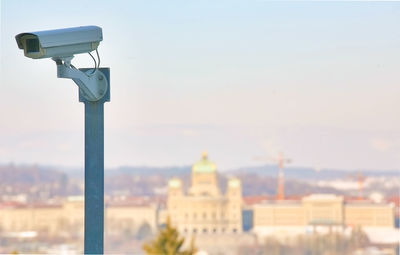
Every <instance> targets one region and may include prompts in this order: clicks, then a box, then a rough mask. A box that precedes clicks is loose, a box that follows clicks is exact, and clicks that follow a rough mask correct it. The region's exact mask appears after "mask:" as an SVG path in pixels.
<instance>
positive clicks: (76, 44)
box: [15, 26, 103, 59]
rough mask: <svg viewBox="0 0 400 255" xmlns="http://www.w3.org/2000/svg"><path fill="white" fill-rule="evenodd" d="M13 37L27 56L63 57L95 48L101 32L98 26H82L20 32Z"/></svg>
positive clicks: (100, 38) (101, 37)
mask: <svg viewBox="0 0 400 255" xmlns="http://www.w3.org/2000/svg"><path fill="white" fill-rule="evenodd" d="M15 39H16V40H17V44H18V47H19V48H20V49H23V50H24V55H25V56H26V57H28V58H33V59H38V58H54V59H63V58H65V57H71V56H73V55H75V54H80V53H87V52H91V51H93V50H96V49H97V47H98V46H99V44H100V41H102V40H103V34H102V30H101V28H100V27H97V26H84V27H73V28H64V29H56V30H46V31H39V32H29V33H21V34H18V35H17V36H15Z"/></svg>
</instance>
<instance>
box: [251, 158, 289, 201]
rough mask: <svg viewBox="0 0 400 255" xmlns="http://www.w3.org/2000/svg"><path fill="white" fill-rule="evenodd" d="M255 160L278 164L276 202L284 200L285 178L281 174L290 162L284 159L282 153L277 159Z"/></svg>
mask: <svg viewBox="0 0 400 255" xmlns="http://www.w3.org/2000/svg"><path fill="white" fill-rule="evenodd" d="M254 159H255V160H259V161H263V162H265V163H275V164H278V167H279V172H278V189H277V194H276V199H277V200H284V199H285V176H284V173H283V168H284V166H285V164H288V163H291V162H292V160H291V159H289V158H285V157H284V155H283V153H282V152H281V153H279V155H278V157H254Z"/></svg>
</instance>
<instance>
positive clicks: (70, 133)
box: [0, 0, 400, 170]
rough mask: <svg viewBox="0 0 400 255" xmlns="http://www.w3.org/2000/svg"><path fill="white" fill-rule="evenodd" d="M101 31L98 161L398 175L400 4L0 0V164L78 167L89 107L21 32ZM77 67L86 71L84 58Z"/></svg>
mask: <svg viewBox="0 0 400 255" xmlns="http://www.w3.org/2000/svg"><path fill="white" fill-rule="evenodd" d="M81 25H97V26H100V27H102V28H103V36H104V41H103V42H102V43H101V44H100V46H99V53H100V56H101V64H102V66H106V67H110V68H111V102H110V103H107V104H106V106H105V109H106V110H105V114H106V116H105V122H106V123H105V146H106V148H105V164H106V167H117V166H120V165H153V166H165V165H184V164H192V163H193V162H194V161H196V160H197V159H198V158H199V157H200V155H201V152H202V151H203V150H207V151H208V152H209V155H210V158H211V159H212V160H214V161H215V162H216V163H217V165H218V166H219V168H220V169H222V170H223V169H229V168H234V167H240V166H247V165H257V164H262V162H257V161H254V160H253V158H254V156H261V155H269V156H275V155H276V154H277V153H278V152H279V151H283V152H284V153H285V154H286V155H287V156H288V157H290V158H291V159H292V160H293V165H297V166H310V167H318V168H341V169H399V168H400V132H399V130H400V75H399V70H400V2H376V3H373V2H270V1H115V0H114V1H41V0H35V1H27V0H25V1H14V0H2V1H1V63H0V68H1V81H0V82H1V87H0V88H1V100H0V120H1V121H0V163H8V162H15V163H38V164H46V165H63V166H82V165H83V159H84V156H83V148H84V147H83V128H84V126H83V120H84V119H83V104H82V103H79V102H78V89H77V86H76V85H75V84H74V83H73V82H72V81H71V80H68V79H57V78H56V65H55V63H54V62H53V61H51V60H49V59H41V60H32V59H28V58H25V57H24V56H23V52H22V51H21V50H19V49H18V47H17V44H16V42H15V39H14V36H15V35H16V34H18V33H20V32H27V31H38V30H46V29H55V28H64V27H74V26H81ZM73 64H74V65H75V66H77V67H91V66H93V63H92V61H91V58H90V56H89V55H88V54H82V55H77V56H76V57H75V58H74V60H73Z"/></svg>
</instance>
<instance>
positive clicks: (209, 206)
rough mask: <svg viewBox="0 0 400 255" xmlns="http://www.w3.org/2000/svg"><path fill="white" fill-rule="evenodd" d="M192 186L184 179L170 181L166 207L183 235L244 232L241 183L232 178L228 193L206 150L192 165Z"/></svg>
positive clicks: (173, 222)
mask: <svg viewBox="0 0 400 255" xmlns="http://www.w3.org/2000/svg"><path fill="white" fill-rule="evenodd" d="M191 180H192V182H191V186H190V188H189V189H188V191H187V192H185V190H184V187H183V184H182V181H181V180H180V179H178V178H174V179H171V180H170V181H169V183H168V202H167V210H168V216H169V217H170V220H171V223H172V224H173V225H174V226H175V227H177V228H178V230H179V231H180V232H181V233H184V234H211V233H212V234H221V233H225V234H229V233H233V234H236V233H242V231H243V230H242V229H243V228H242V185H241V181H240V180H239V179H237V178H230V179H229V180H228V185H227V189H226V192H225V194H222V192H221V190H220V188H219V186H218V173H217V167H216V165H215V163H213V162H211V161H210V160H209V159H208V155H207V153H203V155H202V158H201V160H200V161H198V162H197V163H196V164H194V165H193V167H192V176H191Z"/></svg>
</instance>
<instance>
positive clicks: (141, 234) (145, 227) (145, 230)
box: [136, 222, 151, 240]
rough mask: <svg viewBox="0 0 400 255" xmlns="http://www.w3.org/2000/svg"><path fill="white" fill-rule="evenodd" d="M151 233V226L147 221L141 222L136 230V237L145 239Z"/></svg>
mask: <svg viewBox="0 0 400 255" xmlns="http://www.w3.org/2000/svg"><path fill="white" fill-rule="evenodd" d="M150 235H151V227H150V225H149V224H148V223H147V222H143V223H142V225H140V227H139V230H138V231H137V234H136V238H137V239H139V240H143V239H146V238H147V237H149V236H150Z"/></svg>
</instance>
